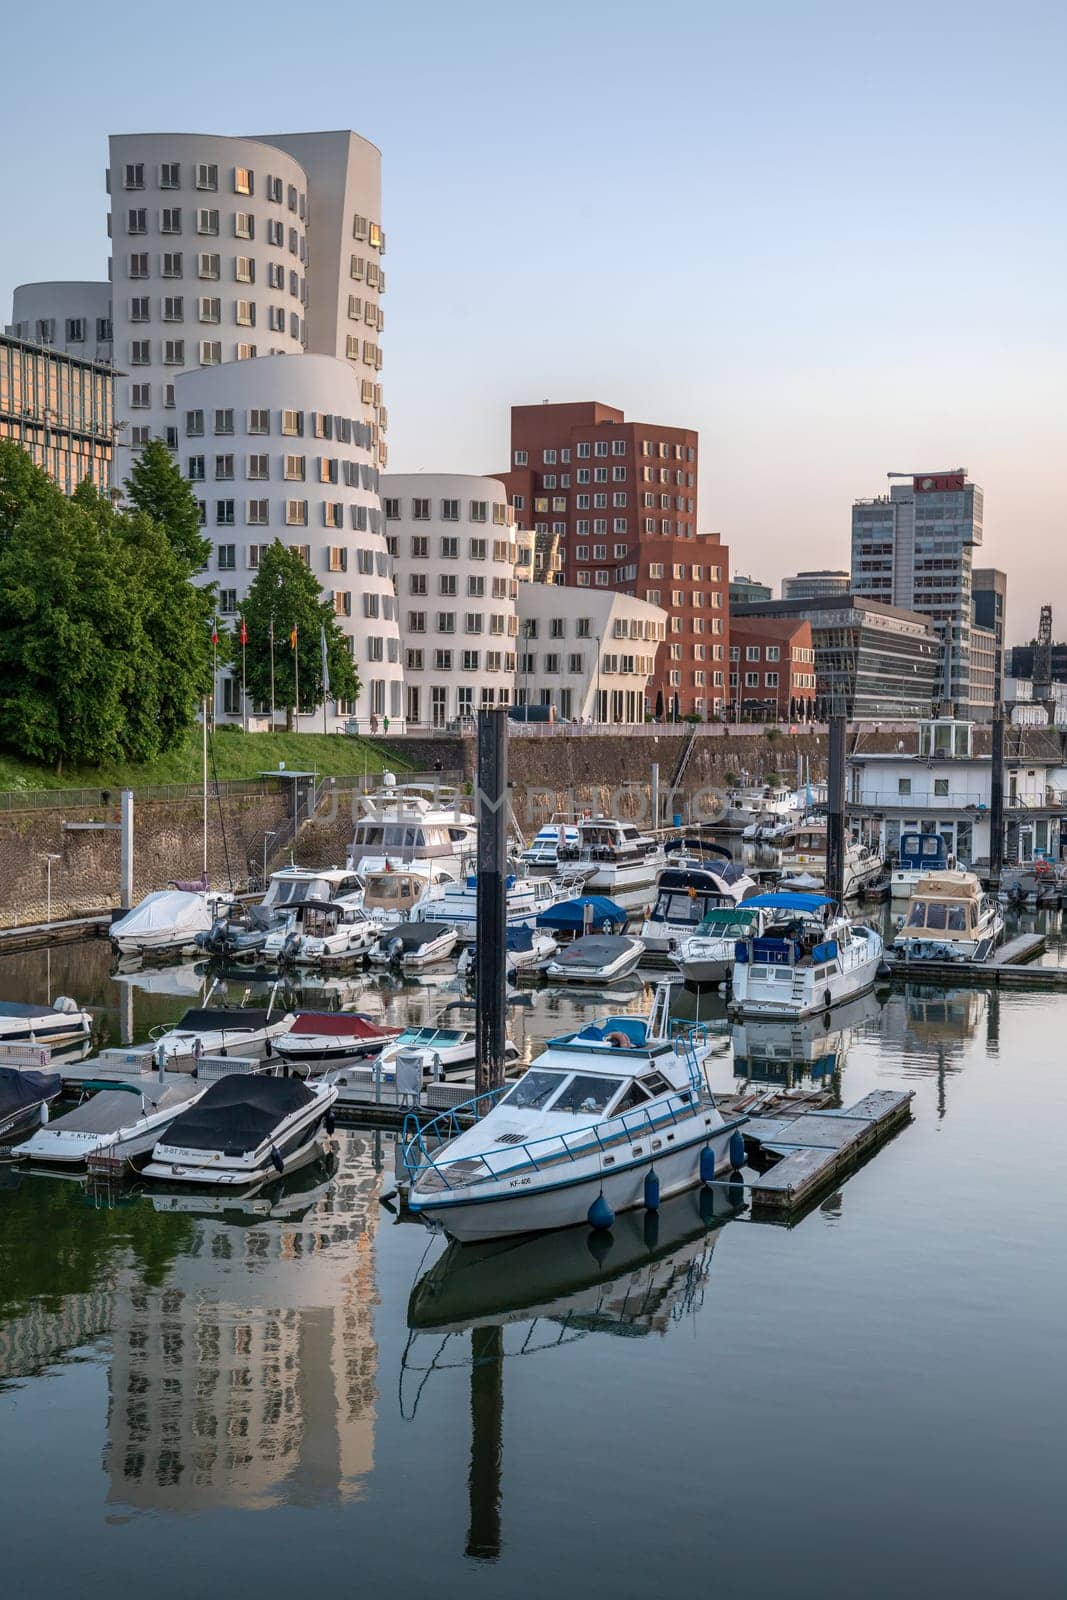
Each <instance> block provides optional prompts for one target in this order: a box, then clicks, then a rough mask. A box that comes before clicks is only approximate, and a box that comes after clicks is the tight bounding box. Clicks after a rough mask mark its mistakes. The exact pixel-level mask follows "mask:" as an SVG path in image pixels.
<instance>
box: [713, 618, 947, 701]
mask: <svg viewBox="0 0 1067 1600" xmlns="http://www.w3.org/2000/svg"><path fill="white" fill-rule="evenodd" d="M772 617H777V618H782V619H789V620H800V619H806V620H807V621H808V622H809V623H810V624H811V642H812V649H813V650H814V652H815V698H816V711H817V713H818V714H819V716H825V715H828V714H829V713H831V712H836V713H839V714H841V715H843V716H847V717H849V718H851V719H854V720H869V721H878V720H881V719H886V720H908V721H914V720H917V719H919V718H922V717H930V716H932V715H933V712H934V706H935V703H936V701H937V700H938V698H939V686H940V683H941V678H942V667H941V641H940V638H939V637H938V634H937V632H936V630H935V627H934V624H933V623H932V622H931V621H930V620H929V619H928V618H926V617H922V616H919V615H918V614H917V613H916V612H913V611H902V610H899V609H897V608H896V607H894V606H889V605H884V604H883V603H882V602H881V601H878V600H862V599H860V598H858V597H857V596H855V595H850V594H845V595H827V596H825V597H824V598H823V599H821V600H819V599H817V600H772V601H768V602H765V603H761V604H757V605H751V606H740V607H738V608H737V610H736V611H735V613H734V616H733V617H732V618H731V630H732V629H733V627H735V626H736V627H737V628H744V627H746V626H748V625H749V624H750V623H752V622H754V621H755V620H757V619H769V618H772ZM731 638H732V631H731Z"/></svg>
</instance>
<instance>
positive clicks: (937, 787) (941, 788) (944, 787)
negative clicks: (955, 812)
mask: <svg viewBox="0 0 1067 1600" xmlns="http://www.w3.org/2000/svg"><path fill="white" fill-rule="evenodd" d="M934 794H935V795H937V796H939V797H940V798H946V797H947V795H948V779H947V778H935V779H934Z"/></svg>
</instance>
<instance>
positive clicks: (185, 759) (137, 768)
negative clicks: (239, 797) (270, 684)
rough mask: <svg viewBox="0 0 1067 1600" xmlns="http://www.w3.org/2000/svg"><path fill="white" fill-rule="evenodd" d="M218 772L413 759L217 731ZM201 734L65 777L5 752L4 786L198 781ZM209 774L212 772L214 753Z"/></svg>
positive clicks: (341, 771)
mask: <svg viewBox="0 0 1067 1600" xmlns="http://www.w3.org/2000/svg"><path fill="white" fill-rule="evenodd" d="M212 747H213V750H214V757H215V770H216V771H217V773H218V777H219V780H220V782H226V781H228V780H232V779H235V778H258V777H259V774H260V773H261V772H268V771H272V770H274V769H275V768H276V767H277V766H278V764H279V762H284V763H285V766H286V767H287V768H288V770H289V771H290V772H319V773H323V774H324V775H326V776H329V777H337V778H339V777H341V776H342V775H347V774H354V775H356V776H362V774H363V773H364V772H367V773H370V774H373V773H378V772H382V771H384V770H385V769H386V768H387V767H388V768H390V769H391V770H392V771H395V772H399V771H401V770H403V769H404V768H405V767H406V766H407V765H408V763H407V762H404V761H400V760H398V759H397V757H395V756H393V755H389V756H387V755H385V754H384V752H383V751H381V750H379V749H377V748H376V746H375V745H374V742H373V741H372V740H369V739H354V738H349V737H348V736H347V735H346V734H343V733H218V734H216V735H215V736H214V738H213V740H212ZM201 760H202V756H201V735H200V730H199V728H193V729H191V730H190V732H189V734H188V735H187V737H186V740H185V743H184V744H182V745H179V746H178V747H177V748H176V749H174V750H170V751H168V752H167V754H166V755H164V756H160V757H159V758H158V759H157V760H155V761H148V762H145V763H144V764H143V765H138V764H136V763H133V762H115V763H114V764H111V765H107V766H103V767H73V766H64V768H63V773H62V776H58V777H57V775H56V772H55V769H54V768H52V767H40V766H36V765H34V763H33V762H32V761H23V760H22V759H21V758H20V757H19V756H15V755H11V754H10V753H9V752H8V751H5V750H0V790H4V789H137V788H142V787H147V786H148V785H151V784H160V783H198V782H199V781H200V774H201ZM208 774H209V776H211V775H212V768H211V752H210V751H209V754H208Z"/></svg>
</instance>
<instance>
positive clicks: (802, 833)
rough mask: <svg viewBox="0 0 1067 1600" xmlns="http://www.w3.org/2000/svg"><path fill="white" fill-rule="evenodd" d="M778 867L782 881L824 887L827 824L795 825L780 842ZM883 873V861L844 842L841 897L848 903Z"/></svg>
mask: <svg viewBox="0 0 1067 1600" xmlns="http://www.w3.org/2000/svg"><path fill="white" fill-rule="evenodd" d="M778 865H779V867H780V868H781V870H782V875H783V877H794V876H797V875H803V877H804V878H805V879H806V880H808V881H810V882H812V883H815V884H817V885H819V887H825V884H826V823H825V821H823V820H820V821H814V822H812V821H809V822H803V823H800V824H798V826H797V827H795V828H793V829H791V830H790V833H789V834H788V836H787V837H786V838H785V839H783V840H782V843H781V848H780V850H779V852H778ZM884 871H885V862H884V861H883V860H882V857H881V856H879V855H875V854H874V853H873V852H872V851H871V850H869V849H868V848H867V846H866V845H865V844H857V842H856V841H855V839H846V840H845V886H844V897H845V899H846V900H851V899H852V898H853V897H854V896H855V895H858V894H860V893H861V892H862V891H863V890H865V889H869V888H870V887H871V885H872V884H874V883H876V882H877V881H878V879H879V878H880V877H881V876H882V873H883V872H884Z"/></svg>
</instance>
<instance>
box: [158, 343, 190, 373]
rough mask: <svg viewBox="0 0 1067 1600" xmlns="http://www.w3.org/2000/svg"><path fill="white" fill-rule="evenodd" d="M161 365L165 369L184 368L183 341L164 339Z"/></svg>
mask: <svg viewBox="0 0 1067 1600" xmlns="http://www.w3.org/2000/svg"><path fill="white" fill-rule="evenodd" d="M163 365H164V366H166V367H184V365H185V340H184V339H164V341H163Z"/></svg>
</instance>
